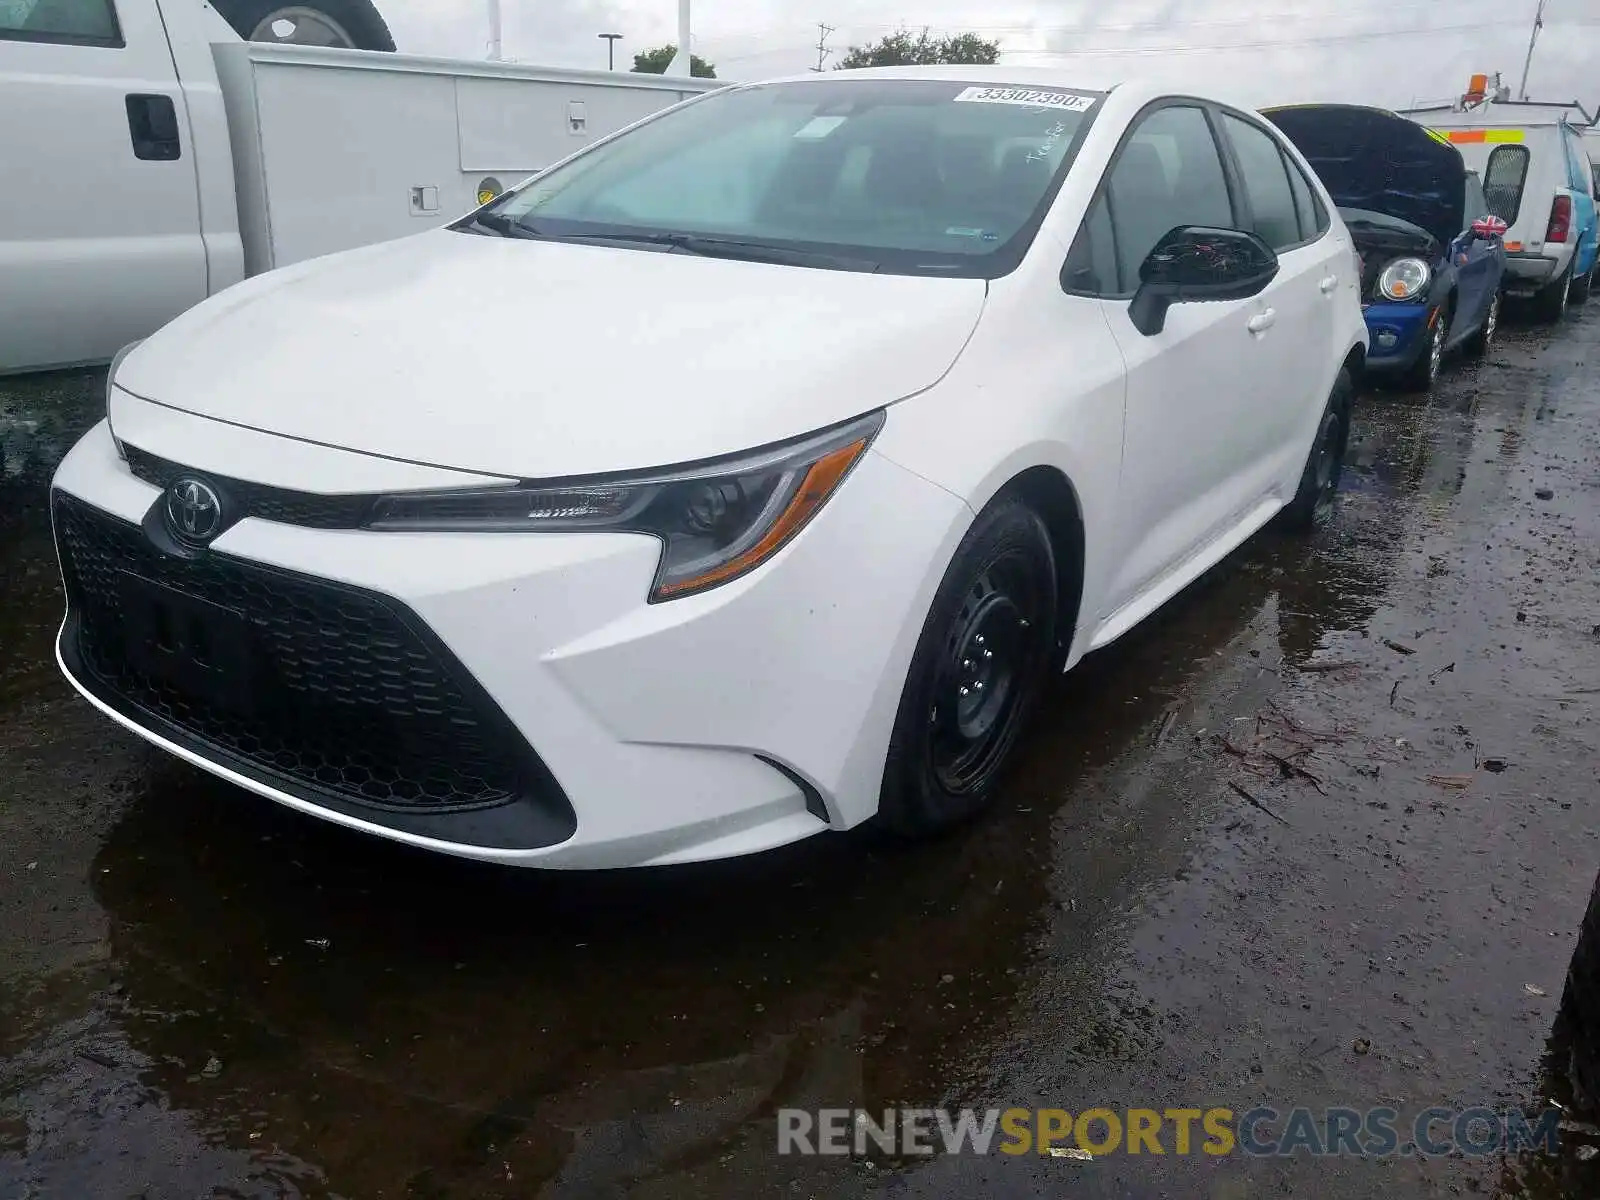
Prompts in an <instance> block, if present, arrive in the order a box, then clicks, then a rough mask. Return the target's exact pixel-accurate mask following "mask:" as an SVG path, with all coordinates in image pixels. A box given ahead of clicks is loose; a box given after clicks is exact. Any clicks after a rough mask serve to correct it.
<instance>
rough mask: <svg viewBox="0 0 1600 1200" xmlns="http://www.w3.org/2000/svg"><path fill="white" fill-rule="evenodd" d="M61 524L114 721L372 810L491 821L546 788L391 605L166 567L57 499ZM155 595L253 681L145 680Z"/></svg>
mask: <svg viewBox="0 0 1600 1200" xmlns="http://www.w3.org/2000/svg"><path fill="white" fill-rule="evenodd" d="M54 513H55V525H56V537H57V542H58V545H59V549H60V553H61V562H62V569H63V573H64V575H65V577H66V583H67V592H68V602H69V605H70V608H71V611H72V617H73V621H72V626H75V635H76V636H75V652H76V654H75V656H76V658H77V660H78V665H79V666H81V668H82V669H83V670H84V671H86V672H87V673H88V674H89V675H90V676H91V677H92V678H91V680H90V681H89V682H90V683H97V684H98V685H100V690H104V691H107V692H109V693H111V694H112V696H113V697H114V698H115V699H116V700H117V701H118V702H119V705H120V706H121V707H126V706H127V705H132V706H133V707H134V708H136V709H138V710H140V711H141V712H143V713H147V714H152V715H154V716H156V717H158V718H161V719H163V720H164V721H165V722H167V723H169V724H170V725H172V726H175V727H176V728H178V729H180V730H182V731H184V732H185V733H187V734H189V735H191V736H192V737H193V738H197V739H199V740H200V741H201V742H202V743H204V744H206V745H207V746H213V747H219V748H221V749H222V750H224V751H226V752H227V753H228V754H229V755H231V756H233V757H234V758H236V759H240V760H243V761H244V762H245V763H247V764H249V765H250V766H252V767H254V768H256V770H257V772H258V773H260V774H264V775H265V776H267V777H268V778H269V779H273V780H288V781H291V782H293V783H298V784H300V785H303V788H304V789H309V790H310V791H311V792H313V793H317V794H327V795H331V796H336V797H342V798H343V799H345V800H348V801H353V802H356V803H358V804H361V805H364V806H376V807H379V808H389V809H394V810H401V811H407V812H418V813H421V812H441V811H446V810H460V809H472V808H482V807H487V806H491V805H497V804H503V803H505V802H507V801H510V800H514V799H518V798H526V797H527V796H528V795H529V794H530V792H531V790H532V788H533V787H537V786H538V784H537V780H538V779H539V778H541V777H542V776H543V775H544V773H543V767H542V764H539V763H538V761H537V759H536V758H534V756H533V753H532V751H531V749H529V748H528V746H527V743H526V742H525V741H524V740H523V739H522V738H521V736H520V734H518V732H517V731H516V729H515V727H514V726H512V725H511V724H510V722H509V721H508V720H507V719H506V717H505V715H504V714H503V713H502V712H501V711H500V710H499V709H498V707H496V706H495V705H494V704H493V702H492V701H491V700H490V699H489V698H488V696H487V695H486V694H485V693H483V691H482V689H481V688H480V687H479V686H478V685H477V683H476V681H475V680H472V679H471V677H470V676H468V675H467V674H466V673H465V671H464V669H463V668H462V667H461V666H460V664H459V663H458V662H457V661H456V660H455V659H454V657H453V656H452V655H451V654H450V652H449V651H448V650H447V649H446V648H445V647H444V645H443V644H442V643H440V642H438V640H437V638H435V637H434V636H433V635H432V634H431V632H429V631H427V630H426V628H425V626H422V624H421V623H420V622H419V621H418V620H417V619H416V618H415V617H414V616H411V615H410V614H409V613H408V611H407V610H405V609H404V608H403V607H401V606H399V605H398V604H396V603H395V602H393V601H390V600H387V599H385V598H382V597H379V596H376V595H373V594H371V593H367V592H363V591H358V590H356V589H352V588H347V587H343V586H341V585H336V584H332V583H328V582H326V581H322V580H317V579H311V578H307V577H304V576H299V575H292V574H289V573H287V572H282V571H278V570H275V569H269V568H264V567H260V566H256V565H254V564H249V563H245V562H242V561H240V560H238V559H234V558H229V557H227V556H224V555H219V554H214V553H213V554H206V555H203V556H200V557H197V558H194V559H184V558H177V557H173V556H171V555H167V554H163V553H162V552H161V551H159V550H157V549H156V548H155V547H154V546H152V545H151V544H150V542H149V541H148V540H147V539H146V538H145V536H144V534H143V532H142V531H141V530H140V529H139V528H138V527H136V526H134V525H131V524H128V523H126V522H123V521H120V520H117V519H116V518H114V517H111V516H109V515H107V514H105V513H102V512H100V511H98V510H96V509H93V508H91V507H89V506H87V505H85V504H83V503H82V502H80V501H78V500H75V499H73V498H72V497H70V496H66V495H64V494H62V493H57V494H56V495H55V498H54ZM165 589H170V591H168V590H165ZM152 593H153V594H156V595H158V596H165V597H170V598H173V600H174V602H175V603H179V604H182V603H188V604H189V605H190V606H191V608H190V610H189V611H188V615H187V616H186V617H185V618H184V620H185V622H186V623H185V625H184V629H185V630H186V631H188V630H191V627H192V626H193V625H194V623H196V622H198V623H199V626H200V628H199V630H198V631H197V632H192V633H186V634H185V636H186V637H193V638H199V639H201V640H204V639H205V638H207V637H212V638H214V639H215V642H216V646H215V651H214V652H215V653H216V654H217V656H218V657H221V658H223V659H226V660H228V661H230V662H231V661H235V660H237V661H238V662H239V663H245V664H247V665H248V671H247V678H248V685H247V686H245V685H244V683H243V681H242V680H231V682H230V683H228V686H225V687H220V688H219V687H207V688H197V687H194V686H190V685H189V683H188V682H187V681H186V680H185V679H184V678H183V677H182V673H181V672H178V673H174V672H169V671H164V670H157V669H152V668H151V667H149V666H148V665H147V663H148V662H149V658H150V652H149V650H148V648H147V646H146V645H145V644H144V643H139V644H135V639H136V638H141V637H143V636H145V634H146V633H147V631H148V626H147V624H146V622H147V620H148V617H147V615H146V610H145V609H144V608H143V607H142V606H143V605H145V603H146V600H145V598H146V597H147V596H149V595H150V594H152ZM197 602H198V603H197ZM179 611H182V610H179ZM208 622H209V623H210V624H211V625H212V626H213V628H212V629H211V631H210V633H207V631H206V628H205V626H206V624H207V623H208ZM147 640H148V639H147ZM156 640H157V641H159V640H160V639H159V637H158V638H157V639H156ZM240 641H242V642H243V643H245V644H244V645H243V646H238V645H235V644H234V643H237V642H240ZM224 643H226V644H224ZM174 674H177V675H178V679H177V681H174V678H173V676H174ZM218 678H220V679H222V680H224V681H229V676H227V675H221V676H219V677H218ZM545 777H547V776H545ZM285 790H291V791H292V790H294V789H293V788H287V789H285ZM561 803H563V804H564V800H563V801H561Z"/></svg>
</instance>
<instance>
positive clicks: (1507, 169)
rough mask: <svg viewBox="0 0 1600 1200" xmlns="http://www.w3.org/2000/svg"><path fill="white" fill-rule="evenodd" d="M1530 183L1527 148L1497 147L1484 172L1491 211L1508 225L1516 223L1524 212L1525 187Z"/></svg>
mask: <svg viewBox="0 0 1600 1200" xmlns="http://www.w3.org/2000/svg"><path fill="white" fill-rule="evenodd" d="M1527 181H1528V148H1527V147H1526V146H1515V145H1505V146H1496V147H1495V148H1494V150H1493V151H1491V152H1490V154H1489V163H1488V165H1487V166H1486V167H1484V169H1483V196H1484V200H1485V201H1486V202H1487V203H1488V205H1489V211H1490V212H1491V213H1493V214H1494V215H1495V216H1497V217H1499V218H1500V219H1501V220H1502V221H1504V222H1505V223H1506V224H1507V225H1515V224H1516V223H1517V213H1518V211H1519V210H1520V209H1521V208H1522V186H1523V184H1525V183H1527Z"/></svg>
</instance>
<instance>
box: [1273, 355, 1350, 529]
mask: <svg viewBox="0 0 1600 1200" xmlns="http://www.w3.org/2000/svg"><path fill="white" fill-rule="evenodd" d="M1354 401H1355V385H1354V384H1353V383H1352V382H1351V381H1350V372H1349V371H1343V370H1342V371H1340V372H1339V378H1338V379H1336V380H1334V383H1333V390H1332V391H1331V392H1330V393H1329V394H1328V403H1327V406H1326V407H1325V408H1324V409H1323V410H1322V420H1321V421H1319V422H1318V423H1317V435H1316V437H1315V438H1314V439H1313V440H1312V443H1311V451H1310V453H1308V454H1307V455H1306V465H1305V469H1304V470H1303V471H1302V472H1301V474H1300V487H1299V488H1298V489H1297V490H1296V492H1295V495H1294V499H1293V500H1291V501H1289V503H1288V504H1287V505H1285V506H1284V509H1283V513H1282V517H1281V519H1282V522H1283V524H1284V525H1286V526H1287V527H1288V528H1290V529H1292V530H1296V531H1300V532H1304V531H1308V530H1310V529H1312V528H1314V527H1315V526H1316V525H1317V524H1318V523H1319V522H1320V521H1322V520H1324V519H1325V518H1326V517H1327V515H1328V514H1329V513H1330V512H1332V511H1333V506H1334V502H1335V501H1336V500H1337V499H1338V495H1339V480H1340V479H1341V478H1342V477H1343V475H1344V456H1345V450H1346V449H1347V448H1348V446H1349V444H1350V409H1351V406H1352V405H1353V404H1354Z"/></svg>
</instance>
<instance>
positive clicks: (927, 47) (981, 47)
mask: <svg viewBox="0 0 1600 1200" xmlns="http://www.w3.org/2000/svg"><path fill="white" fill-rule="evenodd" d="M999 61H1000V43H999V42H997V41H990V40H989V39H988V38H981V37H979V36H978V35H977V34H975V33H957V34H951V35H948V36H946V37H931V36H930V35H929V33H928V31H927V30H926V29H924V30H923V31H922V32H921V33H919V34H916V35H915V36H913V35H912V33H911V31H910V30H908V29H897V30H895V31H894V32H893V33H891V34H889V35H887V36H886V37H884V38H883V39H882V40H880V41H877V42H874V43H873V44H872V45H870V46H851V47H850V49H849V51H847V52H846V54H845V56H844V57H843V58H841V59H840V60H839V62H838V65H837V66H836V67H835V68H834V69H835V70H843V69H845V68H848V67H926V66H934V65H937V64H940V63H962V64H974V63H975V64H980V65H983V66H989V65H991V64H993V63H996V62H999Z"/></svg>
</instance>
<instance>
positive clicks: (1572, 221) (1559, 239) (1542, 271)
mask: <svg viewBox="0 0 1600 1200" xmlns="http://www.w3.org/2000/svg"><path fill="white" fill-rule="evenodd" d="M1539 107H1546V106H1530V113H1532V112H1533V111H1534V110H1535V109H1537V108H1539ZM1515 112H1516V106H1515V105H1507V104H1501V105H1497V106H1495V108H1494V110H1493V113H1494V115H1493V116H1492V117H1491V116H1488V115H1486V114H1482V113H1473V112H1466V113H1445V114H1432V113H1430V114H1425V115H1423V116H1422V117H1419V119H1422V120H1425V121H1426V122H1427V124H1428V125H1429V127H1430V128H1434V129H1437V130H1438V131H1439V132H1440V133H1441V134H1442V135H1443V136H1444V137H1445V138H1447V139H1448V140H1449V141H1450V143H1451V145H1453V146H1455V147H1456V149H1458V150H1459V151H1461V155H1462V157H1463V158H1464V159H1465V160H1466V163H1467V165H1468V166H1469V167H1472V168H1473V169H1474V170H1476V171H1477V172H1478V173H1479V174H1480V175H1481V176H1482V177H1483V190H1484V196H1485V198H1486V199H1487V201H1488V204H1489V209H1490V211H1491V212H1493V213H1494V215H1495V216H1497V217H1499V218H1501V219H1502V220H1504V221H1505V222H1506V225H1507V227H1508V228H1507V231H1506V235H1505V243H1506V273H1507V280H1506V292H1507V294H1508V295H1511V296H1516V297H1519V298H1531V299H1532V300H1533V302H1534V304H1535V305H1536V306H1537V311H1538V312H1539V314H1540V316H1541V317H1543V318H1544V319H1545V320H1551V321H1554V320H1559V319H1560V318H1561V316H1562V315H1563V314H1564V313H1565V312H1566V310H1567V304H1568V303H1569V302H1571V303H1577V304H1582V303H1583V302H1584V301H1586V300H1587V299H1588V298H1589V289H1590V285H1591V283H1592V281H1593V279H1594V274H1595V267H1596V262H1597V259H1600V218H1597V213H1596V207H1595V178H1594V168H1593V166H1592V164H1591V163H1590V161H1589V154H1588V152H1587V151H1586V150H1585V148H1584V139H1583V137H1582V135H1581V134H1580V133H1579V131H1578V130H1577V129H1576V128H1574V127H1573V126H1572V125H1570V124H1568V123H1567V122H1566V120H1565V119H1564V118H1563V117H1562V116H1560V115H1550V116H1545V117H1543V118H1536V116H1533V115H1530V116H1529V117H1523V118H1518V117H1516V116H1514V115H1512V114H1514V113H1515ZM1514 121H1526V122H1527V123H1526V124H1521V123H1515V124H1514V123H1513V122H1514Z"/></svg>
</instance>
